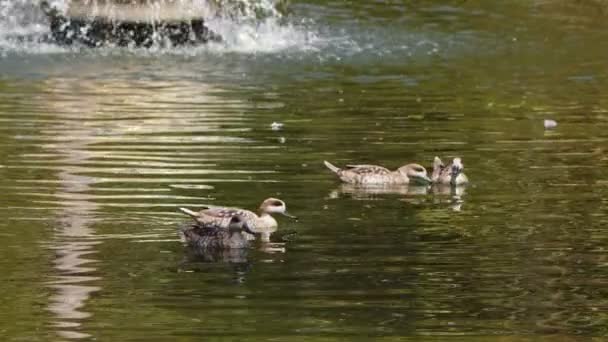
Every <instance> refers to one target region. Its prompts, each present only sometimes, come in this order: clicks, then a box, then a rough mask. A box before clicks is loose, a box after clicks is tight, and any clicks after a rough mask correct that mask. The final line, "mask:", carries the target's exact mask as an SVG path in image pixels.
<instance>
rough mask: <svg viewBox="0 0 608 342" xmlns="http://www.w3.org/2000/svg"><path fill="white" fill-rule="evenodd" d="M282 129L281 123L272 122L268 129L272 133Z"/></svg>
mask: <svg viewBox="0 0 608 342" xmlns="http://www.w3.org/2000/svg"><path fill="white" fill-rule="evenodd" d="M282 128H283V123H281V122H273V123H271V124H270V129H272V130H273V131H280V130H281V129H282Z"/></svg>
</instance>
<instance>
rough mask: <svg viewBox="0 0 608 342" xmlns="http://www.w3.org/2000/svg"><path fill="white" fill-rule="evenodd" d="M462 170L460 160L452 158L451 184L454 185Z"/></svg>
mask: <svg viewBox="0 0 608 342" xmlns="http://www.w3.org/2000/svg"><path fill="white" fill-rule="evenodd" d="M463 170H464V164H462V160H461V159H460V158H454V160H453V161H452V170H451V171H452V172H451V182H452V183H455V182H456V178H457V177H458V176H459V175H460V174H461V173H462V171H463Z"/></svg>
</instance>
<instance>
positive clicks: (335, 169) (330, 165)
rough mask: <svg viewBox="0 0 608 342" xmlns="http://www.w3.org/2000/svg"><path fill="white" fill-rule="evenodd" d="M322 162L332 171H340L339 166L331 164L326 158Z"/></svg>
mask: <svg viewBox="0 0 608 342" xmlns="http://www.w3.org/2000/svg"><path fill="white" fill-rule="evenodd" d="M323 164H325V166H327V168H328V169H330V170H331V171H332V172H333V173H338V172H340V168H339V167H337V166H335V165H333V164H332V163H330V162H328V161H327V160H324V161H323Z"/></svg>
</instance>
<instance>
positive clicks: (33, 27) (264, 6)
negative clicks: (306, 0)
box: [0, 0, 322, 56]
mask: <svg viewBox="0 0 608 342" xmlns="http://www.w3.org/2000/svg"><path fill="white" fill-rule="evenodd" d="M69 1H70V0H55V1H51V4H52V6H54V7H55V8H58V9H60V10H65V8H67V5H68V4H69ZM189 5H195V6H200V7H201V8H203V9H204V10H205V11H206V12H207V13H214V15H213V17H212V19H208V20H206V25H207V26H208V27H209V28H210V29H211V30H212V31H214V32H216V33H218V34H219V35H221V36H222V38H223V40H222V42H220V43H210V44H206V45H204V46H198V47H190V46H188V47H179V48H167V47H162V46H154V47H153V48H152V49H148V50H147V53H148V52H153V53H155V54H158V53H171V54H173V53H178V54H179V53H186V54H193V53H194V54H197V53H200V52H209V51H211V52H219V53H227V52H235V53H245V54H251V53H275V52H281V51H284V50H297V51H311V50H312V51H314V50H316V49H317V48H318V47H319V45H320V44H322V40H321V39H320V37H319V34H318V33H317V32H316V31H315V30H314V29H311V28H312V27H314V26H313V25H310V21H308V22H309V24H306V23H304V22H299V23H298V22H293V21H290V20H289V19H288V18H287V17H286V15H285V10H284V5H285V1H284V0H250V1H247V0H233V1H228V2H223V3H222V7H221V9H219V7H214V5H213V1H207V0H194V1H193V2H191V3H190V4H189ZM210 7H212V8H213V9H214V10H215V12H213V11H211V10H210ZM49 35H50V29H49V23H48V20H47V18H46V16H45V15H44V13H43V12H42V10H41V9H40V6H39V1H38V0H14V1H0V56H2V55H6V54H7V53H28V54H29V53H33V54H36V53H67V52H74V51H79V50H80V49H81V48H82V47H81V46H60V45H57V44H54V43H52V42H49V39H48V37H49ZM117 50H120V51H123V52H124V50H127V51H139V50H141V49H135V48H133V49H131V48H128V49H123V48H121V49H118V48H117Z"/></svg>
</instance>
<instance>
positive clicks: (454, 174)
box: [431, 156, 469, 185]
mask: <svg viewBox="0 0 608 342" xmlns="http://www.w3.org/2000/svg"><path fill="white" fill-rule="evenodd" d="M463 170H464V164H462V160H461V159H460V158H458V157H456V158H454V159H453V160H452V163H451V164H450V165H448V166H445V165H444V164H443V162H442V161H441V159H440V158H439V157H437V156H435V159H434V160H433V173H432V174H431V180H432V181H433V183H436V184H450V185H464V184H467V183H468V182H469V178H468V177H467V175H465V174H464V172H463Z"/></svg>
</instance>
